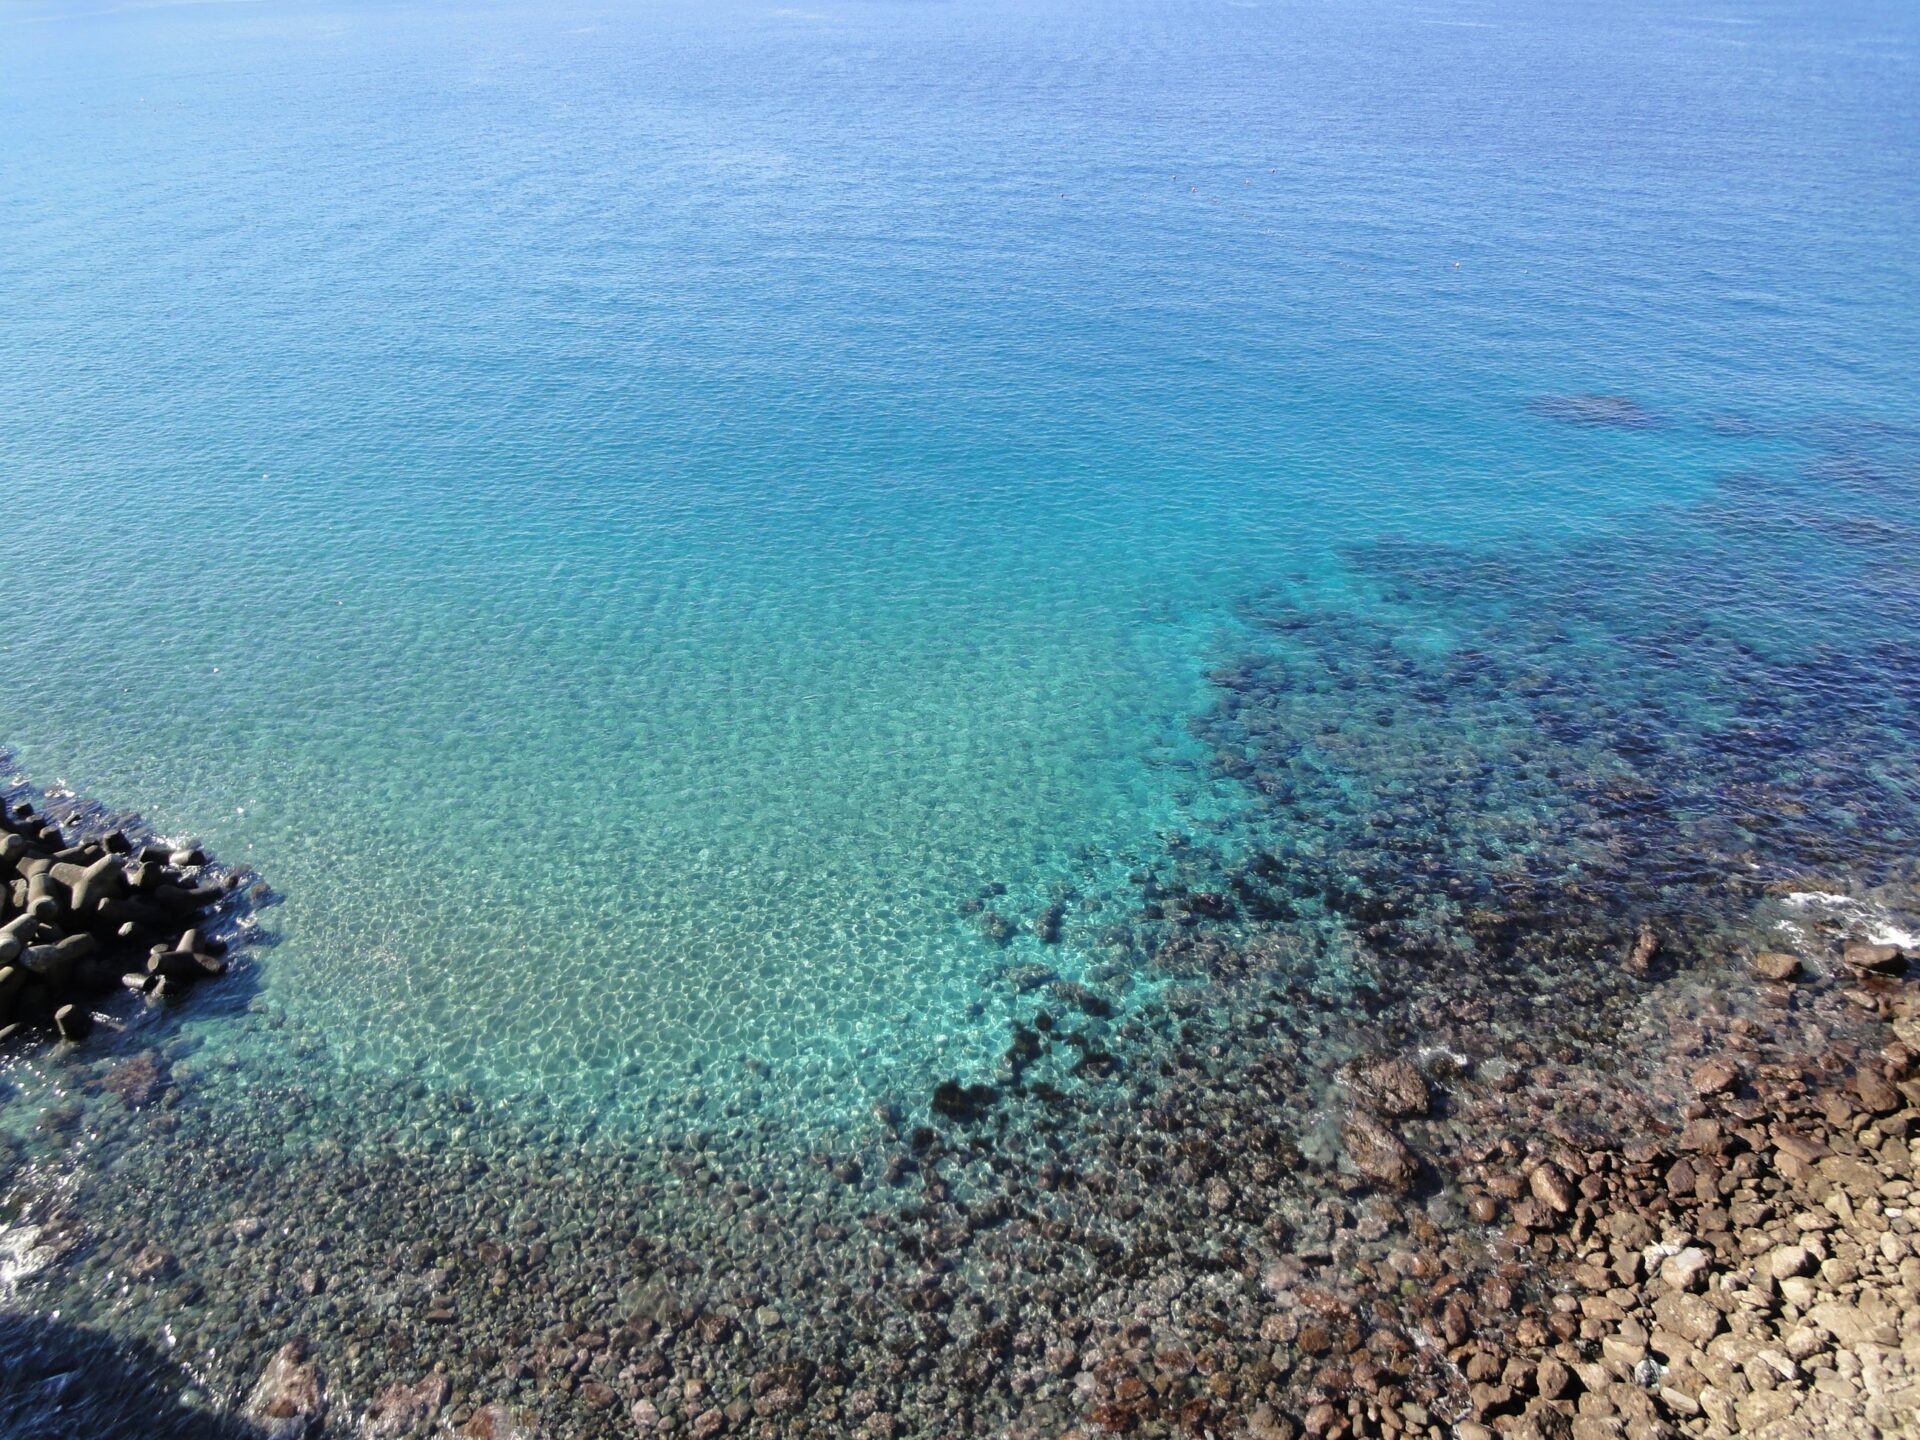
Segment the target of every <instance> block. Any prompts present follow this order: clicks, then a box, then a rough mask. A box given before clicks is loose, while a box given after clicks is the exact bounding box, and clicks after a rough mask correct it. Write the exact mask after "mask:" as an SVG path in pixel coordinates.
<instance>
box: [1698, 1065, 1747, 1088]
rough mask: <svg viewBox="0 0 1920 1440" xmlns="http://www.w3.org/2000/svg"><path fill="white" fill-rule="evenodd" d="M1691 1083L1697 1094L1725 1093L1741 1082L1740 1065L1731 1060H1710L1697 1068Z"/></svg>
mask: <svg viewBox="0 0 1920 1440" xmlns="http://www.w3.org/2000/svg"><path fill="white" fill-rule="evenodd" d="M1691 1083H1692V1085H1693V1093H1694V1094H1696V1095H1720V1094H1724V1093H1725V1092H1726V1091H1729V1090H1731V1089H1733V1087H1734V1086H1736V1085H1738V1084H1739V1083H1740V1067H1739V1066H1737V1065H1735V1064H1734V1063H1733V1062H1732V1061H1731V1060H1722V1059H1713V1060H1709V1061H1707V1062H1706V1063H1705V1064H1703V1065H1700V1066H1698V1067H1697V1068H1695V1070H1694V1072H1693V1075H1692V1076H1691Z"/></svg>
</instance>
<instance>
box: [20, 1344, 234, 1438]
mask: <svg viewBox="0 0 1920 1440" xmlns="http://www.w3.org/2000/svg"><path fill="white" fill-rule="evenodd" d="M121 1437H126V1440H263V1432H262V1431H261V1430H259V1429H257V1428H256V1427H254V1426H252V1425H249V1424H247V1423H246V1422H244V1421H242V1420H239V1419H235V1418H232V1417H223V1416H218V1415H214V1414H211V1413H209V1412H208V1411H205V1410H201V1409H189V1408H187V1407H185V1406H183V1405H182V1404H181V1403H180V1372H179V1370H178V1369H177V1368H176V1367H175V1366H173V1365H170V1364H169V1363H168V1362H167V1360H166V1359H165V1357H163V1356H162V1355H161V1354H160V1353H159V1352H158V1351H156V1350H154V1349H152V1348H151V1347H150V1346H145V1345H139V1344H126V1343H122V1342H120V1341H118V1340H114V1339H112V1338H110V1337H108V1336H106V1335H104V1334H102V1333H101V1332H99V1331H97V1330H88V1329H85V1328H83V1327H82V1326H79V1325H74V1324H71V1323H69V1322H67V1321H64V1320H51V1319H47V1318H45V1317H43V1316H38V1315H20V1314H5V1313H0V1440H121Z"/></svg>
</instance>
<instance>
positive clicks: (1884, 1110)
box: [1853, 1070, 1902, 1115]
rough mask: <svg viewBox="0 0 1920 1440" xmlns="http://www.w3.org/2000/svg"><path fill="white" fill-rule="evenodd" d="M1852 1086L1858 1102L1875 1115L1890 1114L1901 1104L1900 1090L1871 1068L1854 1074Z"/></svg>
mask: <svg viewBox="0 0 1920 1440" xmlns="http://www.w3.org/2000/svg"><path fill="white" fill-rule="evenodd" d="M1853 1088H1854V1092H1855V1093H1856V1094H1858V1095H1859V1097H1860V1103H1861V1104H1862V1105H1864V1106H1866V1107H1867V1109H1868V1110H1870V1111H1872V1112H1873V1113H1874V1114H1875V1115H1891V1114H1892V1113H1893V1112H1894V1111H1896V1110H1898V1109H1899V1108H1900V1106H1901V1104H1902V1099H1901V1095H1900V1092H1899V1091H1898V1090H1896V1089H1894V1087H1893V1084H1892V1082H1891V1081H1889V1080H1888V1079H1887V1078H1886V1077H1885V1076H1884V1075H1881V1074H1878V1073H1877V1072H1875V1071H1872V1070H1862V1071H1861V1072H1860V1073H1859V1074H1858V1075H1856V1076H1854V1079H1853Z"/></svg>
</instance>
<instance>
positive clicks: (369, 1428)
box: [360, 1375, 453, 1440]
mask: <svg viewBox="0 0 1920 1440" xmlns="http://www.w3.org/2000/svg"><path fill="white" fill-rule="evenodd" d="M452 1393H453V1386H452V1385H451V1384H450V1383H449V1382H448V1380H447V1377H446V1376H444V1375H429V1376H427V1377H426V1378H425V1379H424V1380H419V1381H416V1382H415V1383H414V1384H412V1385H407V1384H404V1383H402V1382H399V1381H395V1382H394V1383H393V1384H391V1385H389V1386H387V1387H386V1389H384V1390H382V1391H381V1392H380V1394H379V1395H378V1396H377V1397H375V1399H374V1402H373V1404H372V1405H371V1406H369V1407H368V1409H367V1413H366V1414H365V1415H364V1416H363V1417H361V1420H360V1435H361V1437H362V1440H399V1437H400V1436H402V1435H407V1434H410V1433H412V1432H413V1431H414V1430H416V1429H418V1428H419V1427H420V1426H422V1425H425V1424H426V1423H428V1422H429V1421H431V1420H432V1419H433V1417H434V1416H436V1415H438V1414H439V1413H440V1410H441V1407H443V1406H444V1405H445V1404H446V1403H447V1398H448V1397H449V1396H450V1395H451V1394H452Z"/></svg>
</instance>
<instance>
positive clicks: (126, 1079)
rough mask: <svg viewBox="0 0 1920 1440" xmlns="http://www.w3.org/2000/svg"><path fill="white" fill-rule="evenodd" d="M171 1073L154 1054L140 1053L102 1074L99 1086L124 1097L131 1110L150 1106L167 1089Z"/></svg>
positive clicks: (124, 1102)
mask: <svg viewBox="0 0 1920 1440" xmlns="http://www.w3.org/2000/svg"><path fill="white" fill-rule="evenodd" d="M169 1078H170V1076H169V1073H168V1070H167V1068H166V1067H164V1066H163V1065H162V1064H161V1062H160V1061H158V1060H156V1059H155V1058H154V1057H153V1056H151V1055H136V1056H134V1057H133V1058H132V1059H131V1060H126V1061H122V1062H121V1063H120V1064H118V1065H116V1066H114V1067H113V1068H112V1069H111V1070H109V1071H108V1072H107V1073H106V1074H105V1075H103V1076H101V1077H100V1081H99V1088H100V1089H101V1090H103V1091H105V1092H106V1093H107V1094H109V1095H117V1096H119V1097H120V1100H121V1103H123V1104H124V1105H126V1106H127V1108H128V1109H131V1110H138V1109H139V1108H140V1107H141V1106H143V1105H150V1104H152V1103H153V1102H154V1101H155V1100H157V1099H158V1098H159V1097H160V1094H161V1092H162V1091H163V1090H165V1089H166V1086H167V1083H168V1080H169Z"/></svg>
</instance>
